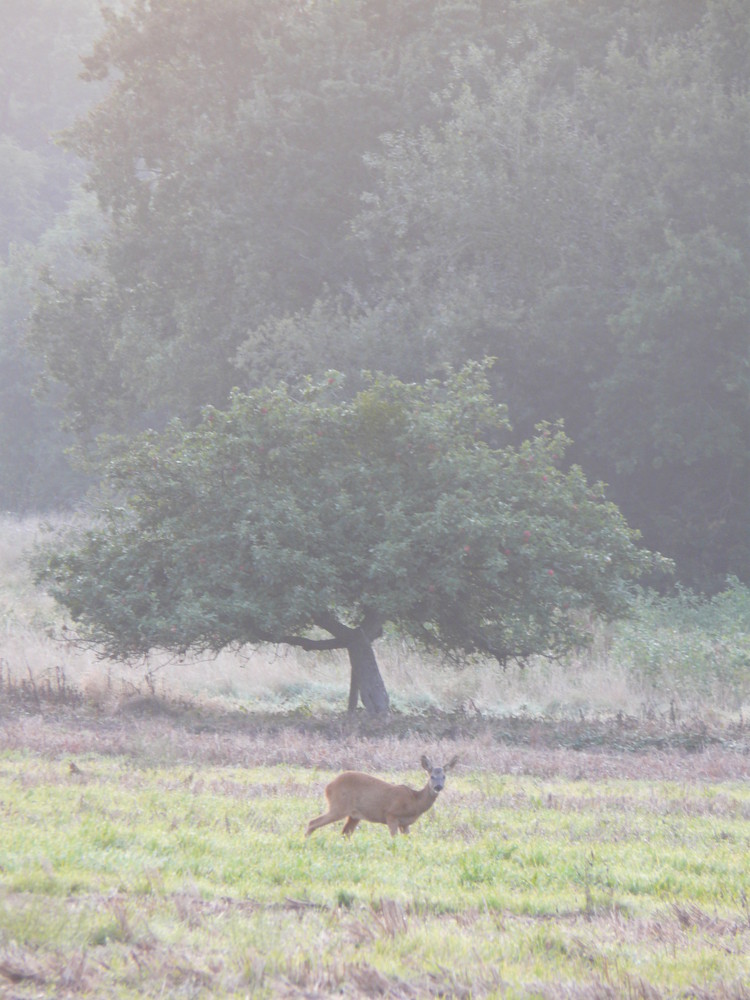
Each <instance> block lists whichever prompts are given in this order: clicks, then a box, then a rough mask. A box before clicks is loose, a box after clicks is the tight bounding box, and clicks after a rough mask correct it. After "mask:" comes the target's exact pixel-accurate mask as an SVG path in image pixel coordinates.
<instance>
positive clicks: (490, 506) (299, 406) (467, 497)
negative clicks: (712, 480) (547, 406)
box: [39, 365, 654, 711]
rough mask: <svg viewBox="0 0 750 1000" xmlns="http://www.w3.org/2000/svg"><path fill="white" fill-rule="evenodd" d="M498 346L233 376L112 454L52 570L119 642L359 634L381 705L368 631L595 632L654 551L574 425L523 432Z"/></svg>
mask: <svg viewBox="0 0 750 1000" xmlns="http://www.w3.org/2000/svg"><path fill="white" fill-rule="evenodd" d="M508 434H509V425H508V422H507V418H506V414H505V409H504V407H502V406H498V405H497V404H494V403H493V401H492V399H491V397H490V395H489V392H488V385H487V381H486V376H485V372H484V368H483V366H476V365H473V366H469V367H467V368H465V369H463V370H461V371H460V372H458V373H455V374H452V375H450V376H449V377H447V378H446V379H445V380H444V381H438V380H431V381H428V382H427V383H426V384H423V385H417V384H405V383H403V382H400V381H399V380H397V379H395V378H393V377H385V376H376V377H369V378H368V379H367V384H366V386H365V387H364V388H363V389H361V390H360V391H359V392H358V393H356V394H355V395H354V396H353V398H351V399H347V397H346V395H345V394H344V393H343V390H342V386H341V377H340V376H339V375H337V374H330V375H329V376H328V377H327V378H326V379H325V380H324V381H323V382H322V383H313V382H312V381H308V382H307V383H305V385H304V386H303V388H302V389H301V390H300V391H292V390H290V388H289V387H288V386H287V385H285V384H282V385H278V386H276V387H265V388H259V389H257V390H254V391H252V392H250V393H249V394H243V393H240V392H235V393H234V394H233V395H232V399H231V403H230V405H229V407H228V409H226V410H218V409H214V408H212V407H209V408H207V409H206V410H204V412H203V415H202V418H201V420H200V422H199V423H198V425H197V426H195V427H194V428H189V427H186V426H185V425H184V424H182V423H181V422H179V421H174V422H172V423H171V424H170V425H169V426H168V427H167V428H166V429H165V431H164V432H163V433H161V434H157V433H155V432H149V433H147V434H145V435H143V436H141V437H140V438H139V439H137V440H136V441H135V442H134V443H133V444H132V445H131V446H130V447H129V448H128V449H127V451H125V452H124V453H123V454H121V455H120V456H119V457H117V458H116V459H113V460H112V461H111V463H110V464H109V466H108V468H107V470H106V479H105V485H106V489H105V494H104V496H107V497H108V499H103V500H102V502H101V505H100V508H99V520H98V523H97V524H96V526H95V527H93V528H90V529H88V530H85V531H83V532H82V533H79V534H77V535H74V536H73V537H71V538H68V539H67V540H65V539H63V540H62V541H61V540H59V539H57V540H56V541H55V544H54V545H53V546H52V547H51V548H50V549H49V550H48V551H47V552H46V554H45V555H44V557H43V558H42V559H41V562H40V564H39V579H40V580H41V581H43V582H44V583H45V584H46V585H47V586H48V587H49V588H50V590H51V592H52V593H53V595H54V596H55V597H56V598H57V600H58V601H60V602H61V604H62V605H64V606H65V607H66V608H67V609H68V610H69V612H70V614H71V616H72V618H73V620H74V621H75V622H76V623H77V626H78V628H79V629H80V630H81V636H82V637H83V638H84V640H88V641H91V642H93V643H94V644H95V645H96V646H97V647H98V648H100V649H101V650H103V651H104V652H105V653H106V654H108V655H110V656H112V657H118V658H122V657H133V656H143V655H147V654H148V653H149V652H151V651H152V650H171V651H173V652H175V653H185V652H187V651H198V652H205V651H213V652H216V651H218V650H220V649H222V648H224V647H227V646H243V645H245V644H251V643H260V642H273V643H287V644H291V645H294V646H300V647H302V648H303V649H334V648H342V649H347V650H348V652H349V658H350V661H351V687H350V701H349V705H350V708H354V707H356V704H357V700H358V697H360V696H361V698H362V701H363V703H364V705H365V707H366V708H367V709H369V710H371V711H382V710H385V709H387V707H388V697H387V692H386V691H385V688H384V686H383V682H382V679H381V677H380V674H379V671H378V668H377V664H376V661H375V656H374V653H373V649H372V643H373V641H374V640H375V639H376V638H377V637H378V636H379V635H380V634H381V633H382V630H383V628H384V627H385V626H386V624H387V623H391V624H392V625H393V626H394V627H395V628H396V629H397V630H398V631H399V633H400V634H406V635H410V636H412V637H413V638H414V639H415V640H418V641H419V642H421V643H423V644H425V645H426V646H429V647H432V648H435V649H439V650H443V651H448V652H450V651H456V652H460V653H461V654H463V655H466V654H469V655H470V654H474V653H478V654H483V655H489V656H492V657H494V658H496V659H497V660H498V661H499V662H500V663H505V662H506V661H507V660H509V659H511V658H516V659H524V658H526V657H529V656H531V655H532V654H535V653H542V654H551V655H555V654H561V653H563V652H565V651H566V650H569V649H570V648H572V647H573V646H575V645H577V644H580V643H582V642H585V640H586V637H587V622H588V616H589V615H590V614H591V613H594V614H600V615H602V616H604V617H605V618H606V617H610V616H613V615H618V614H622V613H623V612H624V611H626V610H627V608H628V604H629V593H630V591H629V584H630V582H632V581H633V580H634V579H635V578H636V577H637V576H638V575H639V574H640V573H642V572H644V571H646V570H648V569H650V568H652V567H653V566H654V557H652V556H651V555H649V554H648V553H647V552H645V550H643V549H641V548H639V547H638V545H637V543H636V535H635V534H634V533H633V532H632V531H631V530H630V529H629V528H628V527H627V525H626V524H625V521H624V520H623V518H622V516H621V515H620V513H619V512H618V511H617V509H616V508H615V507H614V506H613V505H612V504H611V503H609V502H607V501H606V500H605V499H604V497H603V495H602V488H601V486H593V487H592V486H590V485H589V484H588V483H587V482H586V479H585V477H584V475H583V474H582V472H581V470H580V469H579V468H577V467H573V468H570V469H567V470H565V469H564V461H563V460H564V451H565V447H566V444H567V441H566V439H565V436H564V434H563V433H562V431H561V430H560V429H559V428H556V427H540V428H539V430H538V433H537V434H536V436H535V437H534V438H533V439H531V440H528V441H526V442H524V443H523V444H522V445H521V446H520V447H518V448H515V447H513V446H511V445H509V444H507V443H506V441H507V438H508Z"/></svg>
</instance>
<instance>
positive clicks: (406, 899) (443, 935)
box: [0, 520, 750, 1000]
mask: <svg viewBox="0 0 750 1000" xmlns="http://www.w3.org/2000/svg"><path fill="white" fill-rule="evenodd" d="M37 531H38V526H37V525H36V524H34V523H33V522H14V521H11V520H8V521H7V522H5V523H2V524H0V567H2V569H3V573H2V578H1V579H0V629H1V630H2V631H1V634H0V996H2V997H9V998H32V997H44V998H47V997H49V998H52V997H55V998H57V997H83V996H91V997H118V998H119V997H130V996H133V997H136V996H145V997H175V998H177V997H196V998H197V997H329V996H345V997H404V998H406V997H417V998H419V997H465V998H470V997H471V998H476V997H503V998H506V997H507V998H531V997H541V998H550V1000H558V998H559V1000H562V998H587V1000H588V998H591V1000H594V998H600V997H604V998H607V997H612V998H619V997H639V998H640V997H642V998H648V1000H659V998H667V997H670V998H671V997H695V998H706V1000H707V998H732V1000H739V998H743V1000H744V998H750V986H749V985H748V984H750V863H749V861H748V859H750V782H749V781H748V779H749V778H750V737H749V735H748V730H747V723H746V721H745V720H746V717H747V707H748V685H749V684H750V677H748V674H749V673H750V666H748V664H749V663H750V659H749V658H748V657H747V647H746V643H747V633H748V631H750V630H748V629H746V627H745V625H744V619H743V615H744V614H746V613H747V607H746V606H745V605H746V603H747V604H750V602H747V601H746V599H745V594H744V592H743V591H742V590H741V589H740V588H737V587H735V588H734V590H732V591H729V592H728V593H727V595H725V596H723V597H722V598H721V599H720V600H717V601H715V602H713V604H710V605H708V606H706V605H705V604H700V605H697V604H695V603H694V602H692V601H691V600H690V599H688V598H686V597H683V598H682V599H680V601H675V602H674V603H673V604H672V605H667V604H665V603H663V602H662V603H658V602H655V601H654V600H649V601H646V600H645V599H644V603H643V607H642V609H641V612H642V613H641V614H640V615H639V616H638V618H637V619H636V620H634V621H632V622H630V623H625V624H624V625H622V626H618V627H617V628H616V629H615V628H611V629H608V630H602V632H601V633H597V634H596V635H595V637H594V643H593V646H592V649H591V650H590V651H589V652H587V653H586V655H585V656H584V655H581V656H580V657H577V658H575V660H572V661H571V662H570V663H567V664H563V665H555V664H547V663H544V662H540V663H534V664H531V665H530V667H529V668H528V669H527V670H526V671H525V672H521V671H519V670H513V669H508V670H507V671H505V672H502V671H498V670H496V669H495V670H493V669H492V668H490V667H488V666H486V665H482V664H469V665H466V666H463V667H461V668H460V669H458V668H456V667H451V666H448V665H444V664H440V663H432V662H427V661H425V660H424V659H423V658H422V657H420V656H419V654H418V653H416V652H415V651H413V650H409V649H407V648H405V647H403V646H402V645H401V644H399V643H398V642H396V641H395V640H391V641H387V642H385V643H383V648H382V649H381V650H379V653H380V656H381V662H382V667H383V673H384V676H385V678H386V683H387V684H388V686H389V690H390V691H391V694H392V697H393V702H394V706H395V711H394V713H393V717H392V718H391V719H390V720H388V721H369V720H367V719H356V720H349V719H347V718H346V717H345V716H344V715H343V714H342V709H343V706H344V704H345V695H346V664H345V663H343V662H342V661H341V660H340V659H338V658H335V657H320V658H314V657H311V658H304V657H301V656H295V655H292V654H290V653H287V652H286V651H284V650H262V651H258V652H256V653H252V654H248V656H247V657H245V658H242V657H229V656H228V655H227V656H226V657H221V658H219V659H218V660H216V661H210V662H197V663H182V664H178V663H167V662H164V663H160V662H158V661H156V662H153V663H151V664H149V665H147V666H140V667H128V666H126V665H122V664H114V665H113V664H106V663H102V662H100V661H98V660H97V659H96V657H95V656H94V655H93V653H92V652H91V651H81V650H79V649H76V648H75V647H74V646H72V645H70V644H69V643H66V642H64V641H61V640H60V639H59V638H57V636H60V635H61V634H62V633H61V632H60V626H61V622H59V621H58V619H57V617H56V612H55V609H54V608H52V607H51V606H50V605H49V603H48V602H47V601H46V599H45V598H44V595H40V594H38V593H37V592H36V591H35V590H34V588H33V586H32V585H31V583H30V581H29V579H28V573H27V570H26V567H25V561H24V553H25V552H26V551H27V549H28V546H29V545H30V544H31V542H32V541H33V538H34V537H35V536H36V534H37ZM743 657H744V660H743ZM743 662H744V668H743ZM423 752H427V753H428V754H429V755H430V756H432V757H433V758H434V760H435V762H442V761H443V760H447V759H448V758H449V757H450V756H452V755H453V754H454V753H457V754H458V755H459V757H460V764H459V766H458V767H457V769H456V770H455V772H452V773H451V774H450V775H449V777H448V782H447V786H446V789H445V790H444V792H443V793H442V794H441V796H440V798H439V800H438V802H437V803H436V805H435V807H434V808H433V809H432V810H431V811H430V812H428V813H426V814H425V815H424V816H422V817H421V818H420V819H419V820H418V821H417V822H416V823H415V825H414V827H413V828H412V831H411V834H410V835H409V836H408V837H398V838H395V839H392V838H391V837H390V836H389V834H388V831H387V829H386V828H385V827H383V826H374V825H369V824H362V825H361V826H360V828H359V829H358V830H357V831H356V833H355V834H354V836H353V837H352V838H351V839H350V840H346V839H344V838H342V837H341V836H340V833H339V828H338V827H340V824H338V825H337V826H329V827H325V828H323V829H322V830H319V831H317V832H316V833H315V834H313V835H312V836H311V837H310V838H308V839H305V838H304V829H305V825H306V823H307V821H308V820H309V819H310V818H312V817H313V816H315V815H318V814H319V813H321V812H323V811H324V809H325V802H324V797H323V788H324V786H325V784H326V783H327V782H328V781H329V780H330V779H331V777H332V776H333V775H334V774H335V773H337V772H338V771H339V770H341V769H344V768H348V767H351V768H358V769H363V770H368V771H371V772H374V773H377V774H379V775H381V776H383V777H386V778H389V779H390V780H394V781H405V782H407V783H409V784H411V785H413V786H415V787H416V785H417V784H421V783H422V779H423V773H422V772H420V771H419V770H418V763H417V762H418V760H419V757H420V755H421V753H423Z"/></svg>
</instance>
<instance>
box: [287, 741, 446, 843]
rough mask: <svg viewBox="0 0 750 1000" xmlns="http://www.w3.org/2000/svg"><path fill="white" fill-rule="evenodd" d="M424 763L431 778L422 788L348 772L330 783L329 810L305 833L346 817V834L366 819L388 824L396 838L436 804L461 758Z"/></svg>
mask: <svg viewBox="0 0 750 1000" xmlns="http://www.w3.org/2000/svg"><path fill="white" fill-rule="evenodd" d="M420 763H421V764H422V767H423V768H424V769H425V771H427V773H428V774H429V778H428V779H427V784H426V785H425V786H424V788H420V789H419V791H417V790H416V789H414V788H409V786H408V785H392V784H391V783H390V782H389V781H382V780H381V779H380V778H374V777H373V776H372V775H371V774H363V773H362V772H361V771H344V773H343V774H340V775H339V776H338V777H337V778H334V779H333V781H331V782H330V783H329V784H328V785H326V788H325V796H326V800H327V802H328V812H327V813H323V815H322V816H316V817H315V819H311V820H310V822H309V823H308V824H307V829H306V831H305V836H306V837H309V836H310V834H311V833H313V831H314V830H318V829H320V827H321V826H327V825H328V823H336V822H337V821H338V820H340V819H344V818H346V822H345V823H344V826H343V828H342V830H341V832H342V834H343V835H344V836H345V837H351V835H352V834H353V833H354V831H355V830H356V829H357V827H358V826H359V824H360V823H361V821H362V820H363V819H364V820H367V822H368V823H385V825H386V826H387V827H388V829H389V830H390V832H391V836H392V837H395V836H396V834H397V833H398V832H399V831H401V833H408V832H409V827H410V826H411V824H412V823H413V822H414V821H415V820H416V819H419V817H420V816H421V815H422V813H425V812H427V810H428V809H430V808H431V807H432V806H433V805H434V804H435V800H436V799H437V797H438V795H439V794H440V792H441V791H442V790H443V788H444V787H445V773H446V771H450V770H451V768H453V767H455V766H456V764H457V763H458V757H454V758H453V759H452V760H451V761H450V762H449V763H448V764H446V765H445V767H433V766H432V764H431V762H430V760H429V758H427V757H425V756H423V757H422V759H421V761H420Z"/></svg>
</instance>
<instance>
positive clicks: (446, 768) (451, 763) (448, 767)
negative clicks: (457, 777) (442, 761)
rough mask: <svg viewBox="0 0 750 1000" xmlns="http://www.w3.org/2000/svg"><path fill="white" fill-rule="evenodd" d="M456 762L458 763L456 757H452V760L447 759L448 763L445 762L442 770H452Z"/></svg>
mask: <svg viewBox="0 0 750 1000" xmlns="http://www.w3.org/2000/svg"><path fill="white" fill-rule="evenodd" d="M456 764H458V757H453V759H452V760H450V761H449V762H448V763H447V764H446V765H445V767H444V768H443V770H444V771H452V770H453V768H454V767H455V766H456Z"/></svg>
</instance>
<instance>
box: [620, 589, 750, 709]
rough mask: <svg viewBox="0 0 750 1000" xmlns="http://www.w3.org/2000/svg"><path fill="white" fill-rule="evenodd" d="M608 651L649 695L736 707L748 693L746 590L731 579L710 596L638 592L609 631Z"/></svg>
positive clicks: (749, 610) (749, 594)
mask: <svg viewBox="0 0 750 1000" xmlns="http://www.w3.org/2000/svg"><path fill="white" fill-rule="evenodd" d="M611 655H612V656H613V658H614V659H615V660H617V662H619V663H622V664H623V665H625V666H627V668H628V669H629V670H630V671H632V673H633V675H634V677H636V678H640V680H641V682H642V683H643V684H644V686H645V688H646V690H647V691H648V692H649V694H654V695H656V696H658V697H660V698H666V697H672V698H673V699H675V701H676V702H678V703H679V702H681V701H683V700H686V699H687V700H690V701H694V702H696V703H698V702H701V701H708V700H713V699H716V698H717V697H718V698H720V699H721V701H722V703H725V704H728V705H731V706H733V707H734V708H740V709H741V708H742V705H743V704H745V703H746V701H747V699H748V697H750V590H748V588H747V587H746V586H743V585H742V584H741V583H740V582H739V581H738V580H736V579H734V580H730V581H729V584H728V586H727V588H726V589H725V590H724V591H722V592H721V593H719V594H716V595H715V596H714V597H712V598H711V599H710V600H706V599H704V598H701V597H699V596H696V595H695V594H692V593H690V592H689V591H679V592H678V594H677V596H676V597H660V596H657V595H655V594H647V595H642V596H641V597H639V599H638V601H637V603H636V607H635V609H634V613H633V616H632V618H631V619H630V620H629V621H628V622H627V623H625V624H623V625H622V626H620V627H618V628H617V629H616V630H615V637H614V641H613V644H612V650H611Z"/></svg>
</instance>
